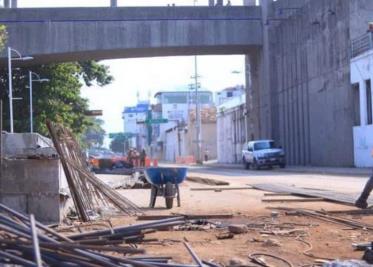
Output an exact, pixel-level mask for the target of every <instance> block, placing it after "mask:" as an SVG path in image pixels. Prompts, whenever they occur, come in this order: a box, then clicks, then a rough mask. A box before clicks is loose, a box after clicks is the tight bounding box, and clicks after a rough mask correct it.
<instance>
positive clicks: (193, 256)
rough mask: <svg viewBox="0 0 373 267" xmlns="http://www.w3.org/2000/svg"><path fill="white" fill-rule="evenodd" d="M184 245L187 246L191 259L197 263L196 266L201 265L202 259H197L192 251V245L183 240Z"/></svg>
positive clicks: (201, 266)
mask: <svg viewBox="0 0 373 267" xmlns="http://www.w3.org/2000/svg"><path fill="white" fill-rule="evenodd" d="M183 244H184V246H185V247H186V248H187V250H188V251H189V253H190V255H191V256H192V258H193V260H194V261H195V262H196V263H197V264H198V266H200V267H203V263H202V261H201V260H200V259H199V257H198V256H197V254H196V253H195V252H194V251H193V249H192V247H191V246H190V245H189V244H188V243H187V242H183Z"/></svg>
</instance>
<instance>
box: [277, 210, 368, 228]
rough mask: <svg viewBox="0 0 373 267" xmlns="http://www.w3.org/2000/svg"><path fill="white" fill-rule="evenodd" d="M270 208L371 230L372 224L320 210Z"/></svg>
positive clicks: (288, 213) (289, 213)
mask: <svg viewBox="0 0 373 267" xmlns="http://www.w3.org/2000/svg"><path fill="white" fill-rule="evenodd" d="M272 209H277V210H282V211H286V214H287V215H297V216H299V215H300V216H309V217H312V218H316V219H319V220H322V221H326V222H331V223H335V224H339V225H344V226H348V227H352V228H358V229H364V230H368V231H373V225H371V224H367V223H362V222H359V221H356V220H352V219H347V218H342V217H337V216H332V215H329V214H326V213H325V212H322V211H315V210H306V209H292V208H285V207H276V208H273V207H272Z"/></svg>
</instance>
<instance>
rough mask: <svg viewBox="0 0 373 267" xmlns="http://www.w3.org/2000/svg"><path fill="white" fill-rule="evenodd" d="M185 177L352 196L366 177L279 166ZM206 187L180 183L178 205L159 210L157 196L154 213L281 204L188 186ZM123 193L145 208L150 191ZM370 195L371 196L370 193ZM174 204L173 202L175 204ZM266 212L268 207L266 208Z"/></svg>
mask: <svg viewBox="0 0 373 267" xmlns="http://www.w3.org/2000/svg"><path fill="white" fill-rule="evenodd" d="M189 176H197V177H203V178H212V179H218V180H223V181H227V182H229V183H230V186H247V185H252V184H258V183H272V184H273V183H278V184H285V185H294V186H297V187H303V188H317V189H327V190H334V191H337V192H341V193H346V194H350V195H352V196H353V197H356V196H357V194H358V193H359V192H360V191H361V189H362V187H363V186H364V184H365V182H366V180H367V178H363V177H361V176H360V177H359V176H338V175H322V174H309V173H307V174H305V173H294V172H284V171H282V170H279V169H272V170H260V171H251V170H250V171H249V170H244V169H239V168H232V169H229V168H216V167H206V166H203V167H196V166H195V167H190V168H189ZM104 179H105V180H107V179H109V180H114V181H120V179H123V178H120V176H115V177H114V176H110V175H109V176H107V175H106V176H105V178H104ZM196 187H198V188H201V187H206V188H207V187H209V186H208V185H204V184H199V183H192V182H184V183H183V184H182V185H181V187H180V189H181V198H182V206H181V207H174V208H173V209H172V210H165V209H163V208H164V206H165V204H164V200H163V199H162V198H161V197H159V198H158V200H157V205H156V207H157V209H156V210H152V211H150V212H154V213H165V214H167V213H170V212H177V213H224V212H231V213H246V214H248V213H251V214H252V213H263V212H265V211H266V210H267V209H266V208H268V206H278V205H285V203H281V202H280V203H279V202H275V203H273V204H268V203H263V202H262V198H263V196H264V192H263V191H258V190H247V189H246V190H234V191H222V192H214V191H194V190H191V189H192V188H196ZM121 193H123V194H124V195H125V196H127V197H128V198H129V199H131V200H132V201H133V202H135V203H137V204H138V205H139V206H141V207H144V208H146V207H147V206H148V203H149V196H150V191H149V190H144V189H137V190H133V189H131V190H121ZM372 197H373V196H372ZM286 205H287V206H291V207H302V208H317V209H318V208H324V209H346V208H347V209H348V208H350V207H347V206H344V205H336V204H332V203H329V202H311V203H298V202H296V203H286ZM175 206H176V205H175ZM267 211H268V210H267Z"/></svg>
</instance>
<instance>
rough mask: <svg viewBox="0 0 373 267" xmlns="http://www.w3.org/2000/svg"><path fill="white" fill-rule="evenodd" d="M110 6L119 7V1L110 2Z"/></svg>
mask: <svg viewBox="0 0 373 267" xmlns="http://www.w3.org/2000/svg"><path fill="white" fill-rule="evenodd" d="M110 6H111V7H117V6H118V0H110Z"/></svg>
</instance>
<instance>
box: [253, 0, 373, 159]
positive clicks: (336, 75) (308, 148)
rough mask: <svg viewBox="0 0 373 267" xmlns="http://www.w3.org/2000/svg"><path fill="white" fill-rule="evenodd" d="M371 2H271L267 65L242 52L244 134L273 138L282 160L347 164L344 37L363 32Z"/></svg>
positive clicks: (350, 108)
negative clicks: (245, 69) (245, 62)
mask: <svg viewBox="0 0 373 267" xmlns="http://www.w3.org/2000/svg"><path fill="white" fill-rule="evenodd" d="M372 5H373V4H372V1H365V0H357V1H348V0H311V1H310V0H304V1H298V0H296V1H291V0H278V1H276V2H274V3H272V5H271V7H270V10H269V17H270V18H271V17H276V18H281V20H278V21H271V20H268V24H269V29H268V30H269V53H268V54H269V62H270V64H269V65H270V68H269V70H267V71H266V70H264V68H263V66H264V65H265V64H264V63H263V62H264V60H265V57H264V56H263V55H260V53H258V54H257V55H250V58H249V59H251V60H252V61H253V62H254V63H255V64H256V65H254V66H250V68H254V71H251V72H250V73H249V75H248V76H247V77H248V78H249V79H250V81H251V87H248V92H249V93H250V95H248V96H247V98H248V110H249V113H250V120H249V122H250V125H249V130H250V126H251V127H252V128H251V132H249V136H251V137H254V138H255V139H257V138H273V139H275V140H276V142H277V143H279V144H280V145H282V146H283V147H284V148H285V150H286V153H287V161H288V163H289V164H294V165H321V166H322V165H324V166H353V163H354V160H353V136H352V127H353V125H354V117H355V108H354V103H353V92H352V89H351V85H350V81H349V79H350V57H349V55H350V40H351V35H358V34H361V33H362V32H364V31H366V29H367V25H366V22H367V21H368V20H369V18H368V17H369V16H370V19H371V14H372V13H371V12H369V10H373V9H372ZM365 10H368V11H365ZM354 14H355V15H354ZM356 14H359V16H356ZM369 14H370V15H369ZM351 31H352V32H353V34H352V33H351ZM253 58H254V59H253ZM255 68H259V70H255ZM266 79H268V80H269V84H268V85H267V84H265V83H264V82H263V81H265V80H266ZM250 103H251V105H250Z"/></svg>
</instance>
